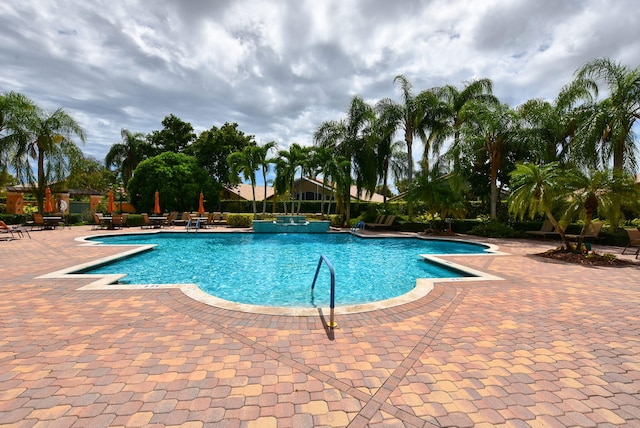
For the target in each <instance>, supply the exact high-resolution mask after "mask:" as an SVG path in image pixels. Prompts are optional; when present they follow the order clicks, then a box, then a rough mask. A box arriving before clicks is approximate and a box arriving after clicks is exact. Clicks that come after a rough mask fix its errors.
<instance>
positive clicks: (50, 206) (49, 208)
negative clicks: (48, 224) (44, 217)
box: [44, 187, 53, 213]
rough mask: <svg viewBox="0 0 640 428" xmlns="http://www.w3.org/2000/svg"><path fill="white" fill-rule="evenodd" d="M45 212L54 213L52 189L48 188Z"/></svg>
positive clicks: (45, 195)
mask: <svg viewBox="0 0 640 428" xmlns="http://www.w3.org/2000/svg"><path fill="white" fill-rule="evenodd" d="M44 212H45V213H51V212H53V204H52V203H51V189H49V188H48V187H47V188H46V189H45V191H44Z"/></svg>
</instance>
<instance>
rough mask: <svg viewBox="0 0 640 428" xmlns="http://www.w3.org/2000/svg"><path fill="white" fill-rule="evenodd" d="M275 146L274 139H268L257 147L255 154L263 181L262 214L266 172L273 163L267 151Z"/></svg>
mask: <svg viewBox="0 0 640 428" xmlns="http://www.w3.org/2000/svg"><path fill="white" fill-rule="evenodd" d="M275 146H276V143H275V141H269V142H268V143H266V144H264V145H262V146H259V147H257V149H256V156H257V159H256V160H257V161H258V165H259V166H260V169H261V170H262V182H263V183H264V198H263V199H262V215H265V214H266V212H267V174H268V173H269V166H270V165H271V163H273V159H271V158H269V152H270V151H271V149H272V148H274V147H275Z"/></svg>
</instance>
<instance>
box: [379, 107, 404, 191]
mask: <svg viewBox="0 0 640 428" xmlns="http://www.w3.org/2000/svg"><path fill="white" fill-rule="evenodd" d="M401 118H402V111H401V110H400V109H399V108H397V105H396V104H395V103H393V102H392V101H391V100H389V99H384V100H381V101H380V102H378V104H376V120H375V123H374V126H373V128H374V132H373V137H374V138H376V141H377V144H376V159H377V168H378V176H381V177H382V189H383V192H382V195H383V198H384V200H383V203H384V204H386V203H387V192H386V189H387V188H388V177H389V165H390V163H391V157H392V156H393V150H394V147H395V148H397V147H398V143H393V137H394V135H395V133H396V129H397V126H398V122H399V120H400V119H401Z"/></svg>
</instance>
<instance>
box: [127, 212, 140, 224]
mask: <svg viewBox="0 0 640 428" xmlns="http://www.w3.org/2000/svg"><path fill="white" fill-rule="evenodd" d="M143 224H144V218H143V217H142V215H140V214H129V215H127V226H129V227H136V226H142V225H143Z"/></svg>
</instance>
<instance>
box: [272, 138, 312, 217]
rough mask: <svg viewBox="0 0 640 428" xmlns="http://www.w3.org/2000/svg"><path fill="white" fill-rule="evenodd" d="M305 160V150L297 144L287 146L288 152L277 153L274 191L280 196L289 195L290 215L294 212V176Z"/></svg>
mask: <svg viewBox="0 0 640 428" xmlns="http://www.w3.org/2000/svg"><path fill="white" fill-rule="evenodd" d="M305 159H306V157H305V149H304V148H303V147H302V146H301V145H299V144H297V143H292V144H291V145H290V146H289V150H280V151H278V160H277V162H276V191H277V192H278V194H279V195H282V196H286V195H287V194H288V195H289V198H290V199H291V214H293V213H294V212H295V199H294V198H293V188H294V184H295V180H296V174H297V171H298V168H302V165H303V163H304V161H305ZM285 200H286V198H285ZM285 212H286V204H285Z"/></svg>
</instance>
